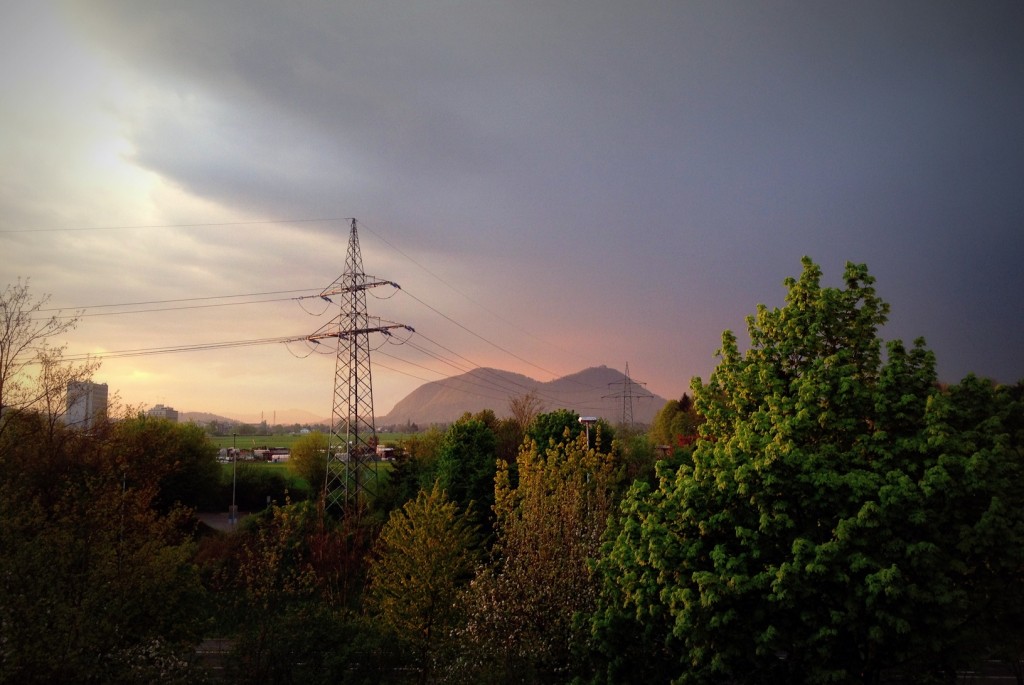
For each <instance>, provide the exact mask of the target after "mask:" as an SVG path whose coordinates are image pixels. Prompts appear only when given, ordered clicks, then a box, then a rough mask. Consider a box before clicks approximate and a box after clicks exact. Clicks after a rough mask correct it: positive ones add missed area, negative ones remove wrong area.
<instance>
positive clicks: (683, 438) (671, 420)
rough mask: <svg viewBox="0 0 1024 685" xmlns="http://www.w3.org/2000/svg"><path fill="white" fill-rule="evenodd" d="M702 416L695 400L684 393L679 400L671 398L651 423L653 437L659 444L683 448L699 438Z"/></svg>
mask: <svg viewBox="0 0 1024 685" xmlns="http://www.w3.org/2000/svg"><path fill="white" fill-rule="evenodd" d="M700 424H701V417H700V415H699V414H698V413H697V409H696V407H695V406H694V403H693V400H692V399H691V398H690V396H689V395H687V394H686V393H683V396H682V397H681V398H679V399H678V400H669V401H668V402H666V403H665V406H664V407H662V408H661V411H659V412H658V413H657V415H656V416H655V417H654V422H653V423H652V425H651V431H650V435H651V439H652V440H654V442H655V443H656V444H659V445H669V446H671V447H673V448H682V447H686V446H687V445H690V444H692V443H693V442H694V441H695V440H696V439H697V429H698V427H699V426H700Z"/></svg>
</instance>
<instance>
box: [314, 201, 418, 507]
mask: <svg viewBox="0 0 1024 685" xmlns="http://www.w3.org/2000/svg"><path fill="white" fill-rule="evenodd" d="M380 285H390V286H392V287H395V288H398V287H399V286H398V284H397V283H395V282H393V281H384V280H375V279H374V278H373V277H368V276H367V275H366V274H365V273H363V257H362V253H361V252H360V249H359V235H358V233H357V232H356V220H355V219H352V230H351V231H350V232H349V239H348V256H347V257H346V259H345V271H344V273H342V274H341V276H339V277H338V278H337V279H335V281H334V282H333V283H332V284H331V285H329V286H328V287H327V288H326V289H325V290H324V291H323V292H322V293H320V296H321V297H322V298H324V299H326V300H328V301H332V300H330V297H331V296H334V295H339V296H340V300H341V302H340V306H341V311H340V313H339V314H338V316H337V317H336V318H335V319H333V320H332V321H331V322H329V323H328V324H327V325H326V326H324V327H322V328H321V329H320V330H318V331H317V332H316V333H314V334H312V335H310V336H309V337H308V339H309V340H310V341H312V342H316V341H318V340H324V339H327V338H336V339H337V341H338V352H337V358H336V361H335V365H334V407H333V411H332V416H331V436H330V439H329V441H328V447H327V478H326V480H325V482H324V493H323V496H324V509H331V508H337V509H345V508H348V507H350V506H352V505H354V504H356V503H357V502H358V498H359V497H360V495H361V494H363V495H365V494H375V493H376V487H377V458H376V456H377V427H376V425H375V422H374V418H373V378H372V373H371V367H370V334H371V333H381V334H383V335H389V334H390V333H389V331H391V330H392V329H395V328H405V329H406V330H409V331H412V328H409V327H408V326H405V325H402V324H397V323H393V322H390V321H382V320H381V319H380V318H376V317H370V316H369V315H368V314H367V312H366V291H367V290H368V289H370V288H375V287H377V286H380Z"/></svg>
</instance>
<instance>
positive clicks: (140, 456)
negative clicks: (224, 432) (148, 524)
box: [107, 415, 221, 511]
mask: <svg viewBox="0 0 1024 685" xmlns="http://www.w3.org/2000/svg"><path fill="white" fill-rule="evenodd" d="M107 448H108V449H109V450H110V451H111V454H112V459H114V460H115V461H116V462H117V463H118V464H119V467H120V468H121V469H122V470H123V474H122V475H123V478H124V479H125V480H126V481H128V482H131V483H136V484H139V483H148V482H156V483H157V484H158V492H157V494H156V497H155V498H154V500H153V504H154V506H156V507H158V508H159V509H160V510H161V511H169V510H170V509H171V507H173V506H174V505H175V504H182V505H184V506H187V507H192V508H200V509H205V508H210V507H213V506H215V505H216V499H217V493H218V486H219V483H220V473H221V469H220V466H219V465H218V464H217V448H216V446H215V445H214V444H213V443H212V442H210V439H209V437H208V436H207V435H206V432H205V431H204V430H203V429H202V428H201V427H200V426H198V425H196V424H194V423H184V424H180V423H174V422H172V421H167V420H166V419H154V418H150V417H147V416H144V415H140V416H137V417H136V418H133V419H128V420H126V421H119V422H117V423H116V424H114V426H113V429H112V431H111V436H110V441H109V444H108V446H107Z"/></svg>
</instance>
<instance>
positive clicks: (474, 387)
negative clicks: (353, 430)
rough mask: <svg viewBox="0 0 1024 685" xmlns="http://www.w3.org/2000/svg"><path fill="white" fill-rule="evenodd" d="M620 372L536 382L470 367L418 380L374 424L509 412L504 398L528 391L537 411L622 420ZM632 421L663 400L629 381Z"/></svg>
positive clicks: (601, 369)
mask: <svg viewBox="0 0 1024 685" xmlns="http://www.w3.org/2000/svg"><path fill="white" fill-rule="evenodd" d="M625 380H626V376H625V374H624V373H622V372H621V371H617V370H615V369H610V368H608V367H607V366H596V367H591V368H589V369H584V370H583V371H580V372H578V373H574V374H571V375H569V376H563V377H562V378H558V379H555V380H553V381H547V382H543V383H542V382H540V381H537V380H534V379H532V378H529V377H527V376H523V375H522V374H518V373H512V372H510V371H501V370H499V369H484V368H481V369H473V370H472V371H470V372H468V373H464V374H462V375H461V376H453V377H452V378H448V379H445V380H443V381H433V382H431V383H427V384H425V385H421V386H420V387H419V388H417V389H416V390H413V391H412V392H411V393H409V394H408V395H406V397H405V398H404V399H402V400H400V401H399V402H398V403H397V404H396V405H395V407H394V409H392V410H391V411H390V412H389V413H388V414H386V415H385V416H382V417H378V418H377V426H378V428H380V427H382V426H395V427H398V428H400V427H401V426H403V425H406V424H408V423H415V424H418V425H420V426H424V425H430V424H434V423H451V422H453V421H455V420H456V419H458V418H459V417H460V416H462V415H463V414H464V413H465V412H467V411H468V412H472V413H475V412H478V411H480V410H482V409H492V410H493V411H494V413H495V414H496V415H497V416H498V417H499V418H505V417H508V416H510V415H511V414H510V412H509V409H508V401H509V398H511V397H515V396H517V395H525V394H526V393H528V392H531V391H533V392H534V393H535V394H536V395H537V397H538V398H539V399H540V400H541V402H542V403H543V409H542V411H553V410H555V409H570V410H572V411H575V412H578V413H579V414H580V415H582V416H598V417H600V418H603V419H605V420H606V421H608V422H609V423H612V424H616V423H619V422H620V421H622V415H623V395H624V390H625V384H624V381H625ZM631 390H632V395H633V422H634V423H642V424H649V423H651V421H652V419H653V418H654V415H655V414H657V413H658V411H660V410H661V408H662V407H663V406H664V405H665V402H666V401H667V400H666V399H665V398H663V397H659V396H657V395H655V394H653V393H651V392H648V391H647V390H646V389H644V387H643V386H641V385H637V384H636V382H635V381H634V382H633V383H632V384H631Z"/></svg>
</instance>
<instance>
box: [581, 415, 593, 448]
mask: <svg viewBox="0 0 1024 685" xmlns="http://www.w3.org/2000/svg"><path fill="white" fill-rule="evenodd" d="M580 423H582V424H583V425H584V426H586V428H587V449H588V450H589V449H590V425H591V424H594V423H597V417H596V416H581V417H580Z"/></svg>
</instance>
